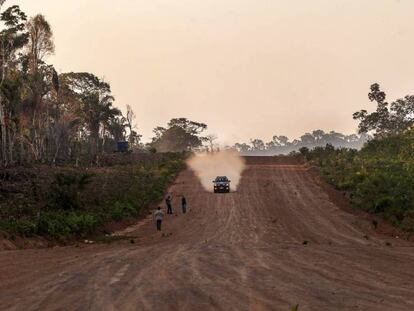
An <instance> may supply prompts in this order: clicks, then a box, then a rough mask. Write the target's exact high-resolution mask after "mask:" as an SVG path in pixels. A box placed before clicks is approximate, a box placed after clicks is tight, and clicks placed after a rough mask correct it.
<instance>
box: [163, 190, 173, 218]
mask: <svg viewBox="0 0 414 311" xmlns="http://www.w3.org/2000/svg"><path fill="white" fill-rule="evenodd" d="M165 204H166V205H167V214H172V213H173V212H172V197H171V195H170V194H169V195H168V196H167V198H166V199H165Z"/></svg>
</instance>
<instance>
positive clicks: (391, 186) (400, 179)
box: [307, 130, 414, 230]
mask: <svg viewBox="0 0 414 311" xmlns="http://www.w3.org/2000/svg"><path fill="white" fill-rule="evenodd" d="M307 159H309V160H312V161H313V162H314V163H316V164H318V165H319V166H320V167H321V173H322V175H323V176H324V177H325V178H326V180H327V181H328V182H329V183H331V184H332V185H334V186H335V187H336V188H337V189H340V190H345V191H348V192H349V193H350V195H351V198H352V203H353V204H354V206H356V207H358V208H361V209H363V210H366V211H368V212H370V213H374V214H380V215H382V216H383V217H384V218H385V219H387V220H389V221H391V222H392V223H394V224H395V225H398V226H402V227H403V228H404V229H406V230H413V229H414V228H413V226H412V215H413V213H414V187H413V185H414V130H411V131H408V132H407V133H404V134H400V135H396V136H390V137H387V138H383V139H374V140H371V141H369V142H368V143H367V144H366V145H365V146H364V147H363V148H362V149H361V150H360V151H356V150H348V149H337V150H335V149H332V148H328V147H325V148H323V147H317V148H315V149H313V150H311V151H310V152H309V153H308V155H307Z"/></svg>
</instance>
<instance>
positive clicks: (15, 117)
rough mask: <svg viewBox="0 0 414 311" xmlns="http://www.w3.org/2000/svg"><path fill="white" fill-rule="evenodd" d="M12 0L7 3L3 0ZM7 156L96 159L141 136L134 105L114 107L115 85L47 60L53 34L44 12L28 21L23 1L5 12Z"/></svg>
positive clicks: (0, 86) (1, 134) (0, 155)
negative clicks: (123, 110) (60, 68)
mask: <svg viewBox="0 0 414 311" xmlns="http://www.w3.org/2000/svg"><path fill="white" fill-rule="evenodd" d="M2 3H4V1H2ZM0 20H1V23H2V25H3V28H2V30H1V32H0V44H1V50H0V56H1V58H0V66H1V80H0V144H1V152H0V159H1V163H2V164H3V165H4V166H7V165H11V164H16V163H17V164H23V163H28V162H40V163H56V162H59V161H60V162H62V161H64V162H67V161H74V162H79V161H82V160H85V159H86V160H91V161H95V160H96V158H97V156H98V155H99V154H100V153H102V152H105V151H107V152H109V151H113V150H114V149H115V143H116V142H117V141H124V140H128V141H129V143H130V146H131V148H139V147H140V146H141V144H140V135H138V134H137V132H136V130H135V126H134V118H135V116H134V113H133V111H132V109H131V107H130V106H128V107H127V113H126V115H125V116H124V115H122V113H121V111H120V110H119V109H118V108H116V107H114V105H113V104H114V100H115V99H114V97H113V96H112V94H111V87H110V85H109V84H108V83H107V82H105V81H103V80H102V79H100V78H98V77H96V76H95V75H94V74H92V73H88V72H78V73H75V72H69V73H61V74H58V73H57V72H56V70H55V68H54V67H53V65H50V64H48V63H47V58H48V56H50V55H52V54H53V53H54V50H55V46H54V42H53V31H52V28H51V26H50V24H49V23H48V21H47V20H46V19H45V17H44V16H43V15H41V14H39V15H36V16H33V17H31V18H28V17H27V16H26V14H25V13H24V12H22V11H21V10H20V8H19V6H11V7H9V8H7V9H5V10H4V11H2V12H1V15H0Z"/></svg>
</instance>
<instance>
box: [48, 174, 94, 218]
mask: <svg viewBox="0 0 414 311" xmlns="http://www.w3.org/2000/svg"><path fill="white" fill-rule="evenodd" d="M91 177H92V175H90V174H62V173H59V174H56V176H55V180H54V182H53V183H52V185H51V191H50V207H51V208H53V209H61V210H75V209H80V208H81V206H82V202H81V201H80V198H79V193H80V192H81V191H83V190H84V189H85V187H86V185H87V184H88V183H89V182H90V179H91Z"/></svg>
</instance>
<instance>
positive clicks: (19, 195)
mask: <svg viewBox="0 0 414 311" xmlns="http://www.w3.org/2000/svg"><path fill="white" fill-rule="evenodd" d="M130 157H131V159H132V160H133V161H131V162H136V163H130V164H123V165H114V166H108V167H105V168H98V167H95V168H84V169H80V168H69V167H61V168H52V167H50V166H37V167H34V168H24V167H20V168H13V169H9V170H4V171H2V173H1V174H2V176H1V177H2V180H3V184H2V192H1V195H0V230H1V231H5V232H8V233H9V234H11V236H12V237H13V235H18V236H25V237H31V236H43V237H47V238H52V239H58V240H65V239H67V238H72V237H83V236H86V235H89V234H91V233H94V232H96V231H97V230H98V229H100V228H102V227H103V226H104V225H105V224H107V223H110V222H113V221H121V220H123V219H126V218H132V217H137V216H139V215H142V214H143V213H146V212H147V210H146V209H147V208H148V206H150V205H151V204H154V203H157V202H159V201H160V200H161V199H162V197H163V195H164V193H165V191H166V189H167V187H168V186H169V185H170V184H171V182H172V181H173V180H174V178H175V176H176V175H177V173H178V172H179V171H180V170H181V169H183V167H184V166H185V164H184V155H183V154H180V153H169V154H162V155H161V154H157V155H151V156H150V157H148V156H147V157H144V159H141V160H140V159H139V158H136V157H134V156H133V155H130Z"/></svg>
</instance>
